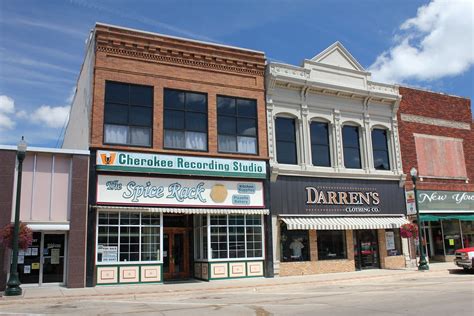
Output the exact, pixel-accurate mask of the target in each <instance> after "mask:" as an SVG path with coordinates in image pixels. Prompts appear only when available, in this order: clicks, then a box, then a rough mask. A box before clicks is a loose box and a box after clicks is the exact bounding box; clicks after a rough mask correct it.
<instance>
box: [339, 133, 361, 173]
mask: <svg viewBox="0 0 474 316" xmlns="http://www.w3.org/2000/svg"><path fill="white" fill-rule="evenodd" d="M342 142H343V147H344V148H343V150H344V166H345V167H346V168H353V169H361V168H362V164H361V161H360V160H361V159H360V142H359V128H358V127H357V126H349V125H346V126H343V128H342Z"/></svg>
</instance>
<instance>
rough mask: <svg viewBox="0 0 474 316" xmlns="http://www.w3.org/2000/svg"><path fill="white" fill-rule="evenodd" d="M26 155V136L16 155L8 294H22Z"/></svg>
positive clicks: (20, 143) (22, 139)
mask: <svg viewBox="0 0 474 316" xmlns="http://www.w3.org/2000/svg"><path fill="white" fill-rule="evenodd" d="M25 156H26V142H25V139H24V137H23V136H22V137H21V141H20V142H19V143H18V147H17V153H16V157H17V158H18V179H17V184H16V207H15V228H14V229H13V245H12V247H13V249H12V263H11V266H10V277H9V278H8V282H7V288H6V290H5V295H6V296H15V295H21V292H22V291H21V287H20V284H21V283H20V279H19V278H18V235H19V232H20V197H21V174H22V171H23V160H25Z"/></svg>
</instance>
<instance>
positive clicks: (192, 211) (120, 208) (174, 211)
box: [93, 205, 270, 215]
mask: <svg viewBox="0 0 474 316" xmlns="http://www.w3.org/2000/svg"><path fill="white" fill-rule="evenodd" d="M93 207H95V208H97V209H98V210H107V211H112V210H115V211H125V212H127V211H128V212H130V211H140V212H158V213H171V214H211V215H216V214H217V215H226V214H248V215H268V214H269V213H270V212H269V210H268V209H259V208H256V209H253V208H252V209H249V208H180V207H134V206H111V205H94V206H93Z"/></svg>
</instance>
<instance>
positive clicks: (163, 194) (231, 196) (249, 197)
mask: <svg viewBox="0 0 474 316" xmlns="http://www.w3.org/2000/svg"><path fill="white" fill-rule="evenodd" d="M97 204H114V205H150V206H181V207H183V206H194V207H241V208H259V207H264V199H263V186H262V183H261V182H251V181H223V180H203V179H176V178H148V177H127V176H115V175H99V176H98V180H97Z"/></svg>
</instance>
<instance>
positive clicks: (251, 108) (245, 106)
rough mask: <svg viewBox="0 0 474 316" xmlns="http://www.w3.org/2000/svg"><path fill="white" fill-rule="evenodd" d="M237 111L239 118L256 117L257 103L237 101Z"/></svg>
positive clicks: (243, 100)
mask: <svg viewBox="0 0 474 316" xmlns="http://www.w3.org/2000/svg"><path fill="white" fill-rule="evenodd" d="M237 111H238V115H239V116H247V117H257V102H255V100H245V99H237Z"/></svg>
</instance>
